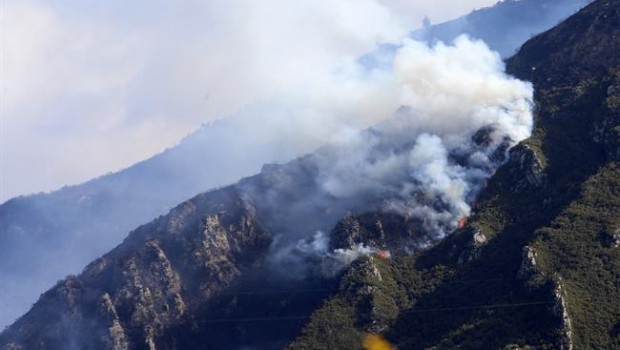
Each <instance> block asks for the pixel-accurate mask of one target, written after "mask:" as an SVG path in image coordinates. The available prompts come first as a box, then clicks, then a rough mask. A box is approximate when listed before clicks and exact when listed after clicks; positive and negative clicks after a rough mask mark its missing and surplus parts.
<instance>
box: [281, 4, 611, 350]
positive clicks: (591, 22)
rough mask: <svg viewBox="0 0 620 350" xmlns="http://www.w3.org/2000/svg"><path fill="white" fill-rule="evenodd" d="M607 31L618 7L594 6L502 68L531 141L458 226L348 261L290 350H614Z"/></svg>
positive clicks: (368, 225) (358, 223)
mask: <svg viewBox="0 0 620 350" xmlns="http://www.w3.org/2000/svg"><path fill="white" fill-rule="evenodd" d="M619 23H620V2H618V1H610V0H599V1H596V2H594V3H593V4H591V5H589V6H588V7H586V8H584V9H583V10H582V11H580V12H579V13H578V14H577V15H575V16H572V17H571V18H569V19H568V20H566V21H565V22H563V23H561V24H560V25H558V26H557V27H555V28H553V29H552V30H550V31H548V32H546V33H544V34H541V35H539V36H536V37H534V38H532V39H531V40H530V41H528V42H527V43H526V44H525V45H524V46H523V47H522V49H521V50H520V51H519V53H518V54H517V55H516V56H514V57H512V58H511V59H510V60H509V61H508V68H509V71H510V72H511V73H513V74H515V75H516V76H517V77H520V78H523V79H529V80H531V81H533V82H534V85H535V88H536V109H537V113H536V127H535V130H534V134H533V136H532V137H531V138H530V139H528V140H526V141H525V142H523V143H522V144H521V145H519V146H517V147H515V148H514V149H513V150H511V156H510V160H509V162H508V163H507V164H506V165H505V166H503V167H502V168H501V169H500V170H499V171H498V172H497V173H496V175H495V176H494V177H493V178H492V179H491V181H489V184H488V187H487V188H486V189H485V190H484V191H483V192H482V194H481V196H480V198H479V200H478V202H477V203H476V211H475V212H474V213H473V215H472V216H471V217H470V218H469V223H468V224H467V225H466V226H465V227H463V229H461V230H458V231H457V232H455V233H454V234H453V235H451V236H450V237H448V238H447V239H446V240H444V241H443V242H441V243H440V244H438V245H436V246H435V247H433V248H431V249H430V250H428V251H425V252H422V253H420V254H418V255H414V256H412V257H405V258H402V259H399V258H396V259H392V260H388V261H386V260H381V259H377V258H376V257H369V258H367V259H364V260H360V261H359V262H358V263H357V265H354V267H353V268H352V269H351V270H350V271H349V272H348V273H347V274H346V275H345V277H344V278H343V280H342V281H341V283H340V287H339V290H340V291H339V293H337V294H336V295H334V296H332V297H331V298H330V299H329V300H328V301H326V302H325V303H324V305H323V306H322V307H321V308H320V309H319V310H317V311H315V312H314V314H313V316H312V318H311V319H310V321H309V322H308V323H307V325H306V326H305V327H304V330H303V331H302V333H301V335H300V337H298V338H297V340H295V341H294V342H293V343H292V345H291V346H290V347H289V348H290V349H316V348H355V347H357V348H359V344H360V339H361V338H362V335H363V333H364V332H380V333H383V334H384V335H385V336H386V338H387V339H389V341H391V342H392V343H394V344H395V345H397V346H398V348H402V349H453V348H464V349H489V348H491V349H618V348H620V321H619V320H620V302H619V301H618V298H617V295H618V294H619V292H620V275H619V271H620V269H619V268H620V240H619V238H620V215H618V214H619V213H620V192H619V189H620V163H619V161H620V158H619V156H620V153H619V152H620V138H619V136H620V103H618V101H620V99H619V97H620V95H619V91H620V90H619V89H618V86H619V83H620V80H619V79H620V75H619V72H620V56H619V55H618V54H617V49H618V47H620V36H619V35H618V33H619V30H620V28H619V25H618V24H619ZM377 226H378V225H376V223H375V221H374V220H368V219H365V218H364V217H360V218H357V219H354V220H353V221H352V223H350V224H347V225H346V226H345V229H346V228H347V227H352V228H354V229H348V231H347V230H345V233H344V235H345V236H346V235H351V234H352V233H353V232H359V231H363V232H368V233H369V234H370V235H375V236H376V232H377ZM360 227H361V228H360ZM401 231H402V229H399V230H396V232H401ZM356 344H357V345H356Z"/></svg>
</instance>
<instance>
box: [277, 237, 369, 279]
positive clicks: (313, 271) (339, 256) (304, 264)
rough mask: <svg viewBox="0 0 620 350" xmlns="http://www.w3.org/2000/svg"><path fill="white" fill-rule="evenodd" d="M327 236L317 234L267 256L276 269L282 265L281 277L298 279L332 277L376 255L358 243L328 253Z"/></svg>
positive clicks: (367, 247)
mask: <svg viewBox="0 0 620 350" xmlns="http://www.w3.org/2000/svg"><path fill="white" fill-rule="evenodd" d="M329 242H330V240H329V236H328V235H327V234H325V232H323V231H317V232H316V233H315V234H314V236H313V237H312V238H311V239H300V240H299V241H297V242H296V243H294V244H292V245H286V246H284V247H283V248H280V249H278V250H277V251H276V252H275V253H274V255H273V256H272V257H271V263H272V264H276V266H286V269H281V271H285V272H284V273H285V277H289V278H291V277H292V278H300V277H304V276H307V275H314V276H322V277H327V278H332V277H334V276H336V275H338V274H339V273H341V272H342V271H344V270H345V269H346V268H347V267H348V266H349V265H350V264H351V263H352V262H354V261H355V260H357V259H359V258H360V257H362V256H367V255H372V254H377V253H378V252H379V250H378V249H376V248H374V247H370V246H366V245H364V244H362V243H360V244H357V245H355V246H353V247H350V248H338V249H333V250H330V244H329Z"/></svg>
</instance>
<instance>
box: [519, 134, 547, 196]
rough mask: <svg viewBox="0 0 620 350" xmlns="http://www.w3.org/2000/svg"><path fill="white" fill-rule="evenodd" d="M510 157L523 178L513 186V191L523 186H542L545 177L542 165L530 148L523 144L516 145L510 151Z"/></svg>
mask: <svg viewBox="0 0 620 350" xmlns="http://www.w3.org/2000/svg"><path fill="white" fill-rule="evenodd" d="M511 159H512V161H513V162H514V163H516V164H518V169H519V171H520V173H521V174H523V176H524V179H523V180H521V181H519V182H517V184H516V185H515V186H514V187H513V190H514V191H515V192H518V191H520V190H521V189H523V188H525V187H530V186H531V187H535V188H539V187H542V186H544V184H545V180H546V177H545V173H544V170H543V165H542V162H541V161H540V159H539V158H538V156H537V155H536V152H535V151H534V150H533V149H532V148H530V147H529V146H527V145H524V144H521V145H518V146H517V147H515V148H513V150H512V151H511Z"/></svg>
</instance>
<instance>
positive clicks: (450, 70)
mask: <svg viewBox="0 0 620 350" xmlns="http://www.w3.org/2000/svg"><path fill="white" fill-rule="evenodd" d="M353 71H354V72H355V74H350V75H347V76H346V79H339V80H338V79H336V80H333V81H332V83H333V84H331V86H329V87H328V88H327V87H326V88H325V89H324V90H323V91H322V93H323V94H324V95H322V98H318V97H317V98H315V99H309V100H305V101H304V100H303V99H295V98H285V99H283V100H285V101H291V100H294V101H296V102H297V103H295V104H294V105H293V106H295V107H298V106H308V107H309V109H308V110H303V109H302V111H303V112H308V111H313V112H314V113H312V114H310V115H306V114H304V113H297V114H294V113H292V114H291V116H290V118H289V119H288V121H289V122H290V123H293V124H295V123H303V124H304V126H305V128H301V129H299V130H303V132H299V133H294V134H292V135H291V138H290V140H288V142H287V143H285V144H286V145H287V147H294V146H295V145H300V144H304V142H307V141H308V140H310V141H311V142H310V143H309V144H312V143H313V142H316V140H318V139H321V137H320V136H319V134H320V135H323V136H322V137H323V138H329V137H328V136H331V138H332V140H335V142H334V143H333V144H331V145H330V146H326V147H322V148H321V149H319V150H318V151H317V152H316V153H314V154H313V156H312V157H311V158H310V159H311V160H312V162H314V164H315V168H316V169H317V170H316V175H312V176H316V177H317V178H316V182H317V183H318V184H319V187H320V188H317V189H315V190H313V191H310V192H309V193H306V192H304V194H303V195H300V199H301V200H302V202H301V203H299V204H297V203H291V202H290V199H289V198H288V197H286V196H285V197H282V200H284V201H286V202H281V201H280V200H274V201H273V203H271V204H270V206H271V208H272V209H271V210H272V211H274V212H278V214H279V215H280V216H282V217H285V218H287V219H286V220H288V221H282V222H281V223H280V224H279V225H278V226H279V227H282V228H283V229H282V230H281V231H282V232H277V233H280V234H281V235H280V236H279V238H278V240H276V242H275V243H274V245H273V252H274V255H273V259H272V260H273V262H275V263H276V265H279V266H287V269H289V272H290V273H291V274H293V275H304V272H308V269H310V270H314V271H313V272H317V271H316V270H318V272H320V274H321V275H323V276H333V275H335V274H336V273H338V272H339V271H342V269H343V268H344V267H346V266H347V265H348V264H349V263H350V262H351V261H353V260H355V259H356V258H357V257H359V256H360V255H362V254H365V253H371V252H373V249H374V248H372V247H365V246H363V245H361V246H358V247H356V246H352V247H348V248H349V249H345V250H336V251H332V250H330V244H329V239H328V236H326V235H325V234H323V233H322V232H319V233H316V234H314V236H313V237H309V235H308V233H309V232H315V231H316V230H320V231H324V230H330V229H332V228H333V226H330V225H333V224H335V222H332V221H330V220H334V219H335V220H337V219H338V218H341V217H342V215H344V214H345V213H346V212H348V211H352V212H354V213H362V212H364V211H372V210H387V211H396V212H398V213H400V214H402V215H403V216H405V217H406V218H407V219H409V220H413V221H414V222H416V227H417V228H419V231H420V232H418V233H417V234H420V235H423V237H422V239H420V237H416V238H415V239H412V240H411V242H412V246H411V247H403V249H404V250H407V249H418V248H422V247H426V246H428V245H429V244H432V243H433V242H436V241H437V240H438V239H440V238H442V237H444V236H445V235H446V234H448V233H450V232H451V231H453V230H454V229H455V228H456V227H457V226H458V225H459V221H460V220H461V219H462V218H464V217H466V216H468V215H470V212H471V203H472V201H473V200H474V199H475V198H476V196H477V195H478V193H479V192H480V190H481V189H482V188H483V186H484V183H485V182H486V180H487V179H488V178H489V177H490V176H492V174H493V173H494V172H495V171H496V169H497V168H498V167H499V166H500V165H501V164H503V162H505V161H506V159H507V156H508V150H509V149H510V148H511V147H512V146H514V145H515V144H517V143H518V142H520V141H522V140H523V139H525V138H527V137H528V136H529V135H530V133H531V130H532V127H533V118H532V112H531V107H532V98H533V89H532V85H531V84H529V83H526V82H523V81H519V80H517V79H515V78H512V77H510V76H508V75H507V74H506V73H505V72H504V64H503V62H502V60H501V58H500V56H499V55H498V54H497V53H495V52H493V51H491V50H490V49H489V48H488V47H487V46H486V45H485V44H484V43H483V42H481V41H472V40H470V39H469V38H467V37H466V36H461V37H459V38H457V40H456V41H455V42H454V44H453V45H446V44H442V43H440V44H437V45H435V46H428V45H427V44H425V43H421V42H416V41H412V40H405V41H404V42H403V43H402V46H401V47H400V49H398V50H397V52H396V54H395V55H394V56H393V57H392V60H391V61H389V62H388V64H386V65H384V66H382V67H381V68H373V69H370V70H365V69H363V67H361V66H357V68H356V69H355V70H349V72H353ZM342 87H354V88H355V91H362V92H363V93H362V94H359V95H357V100H356V99H355V98H352V99H351V100H347V99H346V98H347V97H349V98H351V96H352V94H348V93H345V94H344V95H343V96H344V98H345V99H344V100H343V101H338V100H337V98H338V97H339V96H340V95H339V94H338V89H339V88H342ZM308 91H309V92H310V93H312V94H317V92H319V91H321V90H320V89H315V88H309V89H308ZM316 96H318V95H315V97H316ZM309 101H311V102H309ZM327 101H329V102H330V103H326V102H327ZM331 102H334V103H331ZM337 102H341V103H337ZM342 102H346V103H342ZM317 106H319V107H321V109H320V110H316V109H312V108H310V107H317ZM319 111H320V112H322V113H319ZM369 111H370V112H371V113H370V112H369ZM356 117H358V119H356ZM278 119H279V118H278ZM366 123H371V124H374V126H372V127H371V128H369V129H366V130H362V131H359V130H360V129H361V128H362V126H363V125H364V124H366ZM276 130H277V129H276ZM279 131H281V130H279ZM259 134H260V133H259ZM312 135H315V136H316V137H317V138H316V139H315V138H314V137H313V136H312ZM326 135H327V136H326ZM307 146H308V144H304V146H303V147H302V148H304V147H307ZM283 174H284V173H282V174H279V173H277V172H276V173H274V174H272V175H271V176H272V177H273V180H272V181H276V182H277V183H281V184H284V183H291V181H292V182H293V183H294V182H295V181H299V182H300V183H305V182H306V181H307V180H301V179H300V178H299V175H296V176H295V177H294V178H291V179H288V178H287V180H285V179H283V178H282V175H283ZM289 175H290V174H289ZM283 186H284V187H283V188H284V189H280V191H285V192H286V191H290V190H291V189H292V191H295V186H289V185H283ZM275 191H278V189H275ZM269 198H271V199H272V200H273V199H274V198H278V197H277V196H272V197H269ZM261 202H265V200H261ZM322 208H330V211H331V213H332V215H331V216H330V217H326V216H324V215H322V214H321V210H323V209H322ZM308 218H310V219H308ZM312 230H314V231H312ZM308 262H314V263H313V264H308ZM311 272H312V271H311Z"/></svg>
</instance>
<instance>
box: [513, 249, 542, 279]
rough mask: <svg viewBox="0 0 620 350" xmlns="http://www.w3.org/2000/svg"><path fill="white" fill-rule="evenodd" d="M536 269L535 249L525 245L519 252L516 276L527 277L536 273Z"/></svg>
mask: <svg viewBox="0 0 620 350" xmlns="http://www.w3.org/2000/svg"><path fill="white" fill-rule="evenodd" d="M536 271H537V270H536V250H534V248H532V247H530V246H525V247H523V252H522V254H521V266H520V267H519V271H518V272H517V277H518V278H523V279H527V278H530V277H532V275H534V274H536Z"/></svg>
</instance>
